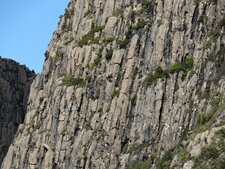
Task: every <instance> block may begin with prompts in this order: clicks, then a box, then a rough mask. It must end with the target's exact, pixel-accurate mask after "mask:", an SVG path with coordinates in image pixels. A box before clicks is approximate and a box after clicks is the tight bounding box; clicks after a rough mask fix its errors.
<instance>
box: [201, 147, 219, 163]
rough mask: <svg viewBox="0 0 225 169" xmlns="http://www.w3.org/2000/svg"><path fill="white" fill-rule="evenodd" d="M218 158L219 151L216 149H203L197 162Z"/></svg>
mask: <svg viewBox="0 0 225 169" xmlns="http://www.w3.org/2000/svg"><path fill="white" fill-rule="evenodd" d="M218 157H219V151H218V150H217V149H216V147H213V146H210V147H203V148H202V150H201V154H200V155H199V157H198V158H199V160H202V161H205V160H209V159H216V158H218Z"/></svg>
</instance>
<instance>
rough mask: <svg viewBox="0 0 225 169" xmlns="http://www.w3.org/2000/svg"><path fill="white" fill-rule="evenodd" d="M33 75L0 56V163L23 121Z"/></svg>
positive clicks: (23, 67) (24, 68)
mask: <svg viewBox="0 0 225 169" xmlns="http://www.w3.org/2000/svg"><path fill="white" fill-rule="evenodd" d="M34 75H35V74H34V73H33V72H31V71H29V70H28V69H27V68H26V67H25V66H20V65H19V64H18V63H16V62H15V61H12V60H9V59H2V58H0V86H1V87H0V164H1V163H2V161H3V158H4V157H5V155H6V153H7V151H8V148H9V146H10V144H11V143H12V141H13V139H14V136H15V135H16V131H17V128H18V127H19V124H21V123H23V120H24V117H25V112H26V103H27V99H28V94H29V89H30V85H31V82H32V80H33V78H34Z"/></svg>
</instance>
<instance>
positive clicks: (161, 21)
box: [157, 19, 164, 27]
mask: <svg viewBox="0 0 225 169" xmlns="http://www.w3.org/2000/svg"><path fill="white" fill-rule="evenodd" d="M163 23H164V21H163V20H162V19H159V20H157V26H158V27H160V26H161V25H162V24H163Z"/></svg>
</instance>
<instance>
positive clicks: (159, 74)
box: [143, 66, 168, 86]
mask: <svg viewBox="0 0 225 169" xmlns="http://www.w3.org/2000/svg"><path fill="white" fill-rule="evenodd" d="M164 77H168V71H167V70H163V69H162V68H161V67H160V66H159V67H158V68H157V69H156V70H155V72H154V73H149V74H148V75H147V77H146V78H145V80H144V82H143V84H144V85H145V86H149V85H151V84H152V83H153V82H155V81H156V80H157V79H158V78H164Z"/></svg>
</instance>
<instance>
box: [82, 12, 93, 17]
mask: <svg viewBox="0 0 225 169" xmlns="http://www.w3.org/2000/svg"><path fill="white" fill-rule="evenodd" d="M91 13H92V11H91V10H88V11H87V12H85V14H84V17H86V16H88V15H90V14H91Z"/></svg>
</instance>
